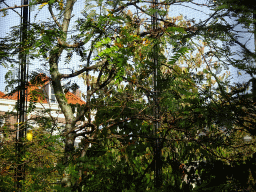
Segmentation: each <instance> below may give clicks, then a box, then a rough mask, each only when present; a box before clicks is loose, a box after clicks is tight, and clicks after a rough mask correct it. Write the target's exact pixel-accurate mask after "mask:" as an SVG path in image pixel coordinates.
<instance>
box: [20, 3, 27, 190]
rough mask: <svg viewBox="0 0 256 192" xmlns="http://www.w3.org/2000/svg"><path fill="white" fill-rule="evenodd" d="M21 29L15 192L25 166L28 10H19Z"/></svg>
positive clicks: (22, 176)
mask: <svg viewBox="0 0 256 192" xmlns="http://www.w3.org/2000/svg"><path fill="white" fill-rule="evenodd" d="M21 5H28V0H21ZM21 16H22V18H21V28H20V55H19V58H20V66H19V83H18V112H17V115H18V130H17V156H18V167H17V191H22V182H23V181H24V180H25V165H24V162H23V161H22V158H23V156H24V154H25V147H24V139H25V137H26V123H25V121H26V100H27V91H26V84H27V83H26V81H27V57H26V53H25V52H24V49H25V47H26V45H25V44H26V40H27V30H28V19H29V8H28V7H27V6H26V7H22V8H21Z"/></svg>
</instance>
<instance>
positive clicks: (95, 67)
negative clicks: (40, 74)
mask: <svg viewBox="0 0 256 192" xmlns="http://www.w3.org/2000/svg"><path fill="white" fill-rule="evenodd" d="M88 58H89V57H88ZM106 62H107V59H104V60H102V61H101V62H99V63H98V64H96V65H92V66H90V67H84V68H83V69H81V70H79V71H76V72H74V73H72V74H62V75H61V78H63V79H67V78H70V77H76V76H78V75H80V74H81V73H83V72H85V71H90V70H94V69H97V68H98V67H100V66H102V65H104V64H105V63H106Z"/></svg>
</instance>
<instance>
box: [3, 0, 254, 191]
mask: <svg viewBox="0 0 256 192" xmlns="http://www.w3.org/2000/svg"><path fill="white" fill-rule="evenodd" d="M187 2H190V4H187ZM2 3H5V2H4V1H3V2H2ZM75 3H78V2H76V1H75V0H67V1H61V0H56V1H52V0H51V1H36V0H35V1H31V3H30V5H29V6H30V7H33V6H35V5H37V4H39V11H40V10H41V9H46V8H48V10H47V11H48V12H49V14H50V15H51V20H50V21H49V22H35V23H32V22H31V23H30V27H29V29H28V34H29V35H28V37H27V40H26V41H25V43H23V44H22V43H20V42H19V41H18V40H19V33H18V30H19V29H18V28H17V29H15V28H14V29H13V30H12V32H11V33H10V35H9V36H8V37H6V38H4V39H3V40H2V41H1V47H2V51H1V55H0V56H1V57H0V58H1V62H2V63H4V64H8V62H9V63H10V62H13V60H12V59H11V58H12V56H13V57H14V56H15V55H16V54H17V53H18V51H17V50H19V51H22V52H24V53H25V54H27V56H28V58H29V59H30V60H31V62H32V61H33V60H34V61H36V60H37V59H41V60H43V61H44V62H45V65H47V67H48V68H47V69H48V73H49V75H50V78H51V82H52V86H53V89H54V93H55V96H56V99H57V101H58V104H59V106H60V108H61V111H62V113H63V114H64V116H65V121H66V125H65V129H64V132H63V134H62V137H63V140H64V146H65V147H64V152H63V161H62V162H60V163H59V165H58V166H59V167H60V170H61V171H63V172H62V174H61V175H63V177H62V187H65V189H66V190H73V191H75V190H77V191H83V190H84V191H95V190H96V191H97V190H99V189H102V188H104V190H109V191H110V190H112V189H114V188H115V189H116V188H118V190H120V191H121V190H137V191H138V190H151V189H154V186H153V184H152V182H151V181H152V178H153V177H154V173H153V170H154V169H153V166H152V161H153V160H154V158H155V155H154V153H153V148H154V144H153V143H154V141H155V139H156V138H160V141H161V142H160V143H161V145H160V146H161V151H162V167H163V174H162V178H163V183H162V190H165V189H169V190H173V191H182V190H186V191H187V190H189V189H191V186H190V185H191V184H192V183H193V182H196V183H197V185H198V190H202V189H203V190H206V189H207V188H208V189H212V188H213V187H215V188H217V187H223V188H222V189H223V190H224V189H226V190H228V189H232V187H233V185H234V184H235V182H230V180H231V181H232V180H234V181H236V180H237V179H238V177H237V176H235V175H234V174H233V172H232V171H233V170H236V169H232V170H231V169H230V170H231V171H228V172H227V175H222V176H223V177H222V179H221V180H219V179H218V177H219V176H220V175H219V174H218V173H214V170H213V169H212V167H213V166H219V167H221V168H225V167H227V168H226V169H227V170H229V168H230V167H239V168H241V167H240V165H241V164H243V163H242V159H243V158H242V157H241V158H238V157H237V154H239V153H241V150H242V149H243V148H244V146H246V145H250V147H251V148H250V150H251V151H248V154H247V155H246V156H245V160H244V162H245V165H248V164H249V162H250V163H252V159H251V158H250V155H251V154H252V153H254V151H255V149H254V148H253V142H251V143H249V144H246V145H239V144H238V143H239V142H240V141H241V139H242V136H243V134H246V132H249V133H251V134H253V133H254V132H253V131H254V129H253V125H254V120H253V117H254V107H253V106H252V105H251V103H252V102H251V101H250V99H249V98H246V96H245V95H243V96H241V95H240V93H241V92H242V91H243V90H244V89H245V86H242V85H241V89H237V88H235V87H231V86H230V82H229V81H228V77H227V76H228V73H223V74H218V71H219V70H221V69H222V68H224V67H226V66H227V65H232V66H234V67H238V68H239V69H244V70H245V72H247V73H249V74H253V69H252V68H248V67H246V65H245V62H247V61H249V60H250V61H251V60H252V59H254V57H255V54H254V53H253V52H251V51H249V52H248V49H247V47H246V46H245V45H243V44H242V43H241V42H239V41H238V39H237V38H236V34H235V33H234V27H235V26H232V25H230V24H227V23H226V22H225V18H226V16H227V14H228V13H231V12H230V7H229V6H227V5H229V2H228V1H227V5H226V4H225V3H226V1H225V2H223V3H222V2H220V5H219V1H217V3H216V2H215V4H214V3H211V2H210V3H209V4H208V5H199V6H208V7H209V9H210V8H211V9H212V10H213V12H212V13H211V14H210V15H209V17H207V18H206V19H205V20H204V21H195V20H193V19H185V18H183V17H182V16H176V17H171V16H170V11H169V10H170V7H171V6H175V5H177V4H181V5H184V6H187V5H188V6H192V5H193V6H195V5H197V4H196V3H195V2H194V1H180V2H176V1H163V2H158V3H156V4H155V5H153V6H152V4H151V2H146V1H142V2H137V1H134V2H133V1H131V2H130V1H129V2H125V1H113V2H112V1H111V2H110V1H106V2H105V1H85V10H84V11H83V13H82V15H81V18H79V19H77V25H76V29H77V30H76V33H73V34H72V35H69V31H71V30H72V28H71V20H72V19H73V17H72V14H73V13H72V11H73V8H74V5H75ZM216 5H218V6H216ZM130 7H134V9H135V10H136V11H137V12H136V11H133V9H132V8H130ZM16 8H17V7H9V8H6V9H2V11H4V12H6V11H9V10H10V9H16ZM129 9H131V10H129ZM45 11H46V10H45ZM231 11H233V10H231ZM156 12H157V21H158V27H157V29H155V30H152V26H151V24H150V23H149V22H147V21H149V20H150V18H151V17H154V16H155V15H156V14H155V13H156ZM242 13H244V12H242ZM242 18H244V17H241V19H242ZM250 21H253V20H250ZM239 22H240V23H241V21H240V20H239ZM230 43H237V44H238V45H239V46H241V47H242V49H244V50H245V52H244V53H245V54H244V55H243V56H242V57H241V58H239V59H234V58H233V57H232V53H231V52H230V51H229V49H228V48H227V47H228V46H229V45H230ZM156 46H157V49H156ZM95 53H96V54H95ZM75 54H76V55H79V57H80V59H81V63H80V64H81V66H79V67H78V68H77V70H72V71H71V72H70V73H62V72H61V70H60V68H61V66H60V65H61V64H63V63H61V62H60V60H61V59H63V58H64V60H65V62H66V63H67V64H69V63H71V62H74V60H72V57H73V56H74V55H75ZM156 56H157V59H158V66H154V63H153V62H152V60H153V59H154V58H156ZM14 60H15V57H14ZM17 63H18V62H17ZM63 65H64V64H63ZM155 68H157V79H158V90H160V91H159V92H158V93H157V97H158V99H157V101H158V107H159V117H158V118H155V117H154V115H153V113H152V111H153V108H155V103H154V102H153V101H154V95H155V92H154V91H153V90H152V87H153V79H154V76H153V75H152V74H153V71H155ZM78 76H79V77H81V78H83V79H84V82H85V84H86V87H87V90H86V92H85V98H84V99H85V100H86V104H85V105H84V106H72V105H69V104H68V103H67V100H66V98H65V91H66V90H67V89H71V88H72V87H76V86H77V85H75V84H73V85H68V83H67V84H66V85H65V86H63V85H62V82H63V80H69V79H72V78H74V77H78ZM227 88H230V89H231V88H232V90H231V91H229V90H227ZM75 108H76V110H74V109H75ZM234 114H239V115H234ZM93 116H95V117H94V118H93ZM79 121H83V125H78V124H77V123H78V122H79ZM156 122H158V123H160V125H161V127H160V128H159V130H158V132H157V133H153V125H154V123H156ZM235 125H236V126H235ZM118 130H119V131H118ZM239 130H241V133H239V134H238V132H239ZM79 136H81V137H83V139H82V142H81V144H80V147H79V149H75V147H74V142H75V139H76V138H77V137H79ZM89 143H92V148H89ZM234 148H235V149H237V151H234ZM203 160H206V163H205V164H202V163H200V165H199V168H197V169H198V173H195V172H193V169H190V171H188V169H186V168H185V167H190V166H194V164H196V163H198V162H202V161H203ZM93 163H95V164H93ZM252 164H253V163H252ZM241 166H242V165H241ZM62 168H63V169H62ZM247 170H248V169H247ZM61 171H60V172H61ZM251 172H252V173H251V174H252V176H253V175H254V170H253V169H251ZM247 173H248V172H246V173H245V177H244V178H246V179H247V178H248V177H249V174H247ZM185 175H187V178H188V179H187V181H188V182H187V183H184V182H183V181H184V177H185ZM125 177H126V178H130V179H129V183H127V182H125V181H124V179H123V178H125ZM200 178H201V181H200ZM230 178H231V179H230ZM253 178H254V177H253ZM116 181H118V185H117V183H116ZM208 181H211V182H208ZM247 181H248V180H246V181H242V182H241V188H242V187H244V186H246V182H247ZM139 184H140V185H139ZM236 187H237V186H236ZM58 189H60V187H59V188H58Z"/></svg>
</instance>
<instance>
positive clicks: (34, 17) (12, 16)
mask: <svg viewBox="0 0 256 192" xmlns="http://www.w3.org/2000/svg"><path fill="white" fill-rule="evenodd" d="M6 2H8V5H9V6H14V5H15V4H16V5H19V4H20V0H8V1H6ZM83 2H84V1H83V0H78V1H77V3H75V7H74V10H73V12H74V17H73V18H72V21H74V20H76V18H77V16H79V15H81V14H80V13H81V11H82V10H83V9H84V3H83ZM204 2H205V1H204V0H197V3H204ZM2 6H3V5H2ZM1 8H3V7H1ZM16 10H17V11H18V10H19V9H16ZM210 13H211V11H210V10H209V8H207V7H204V6H197V5H195V4H191V3H185V4H184V3H183V4H182V5H180V4H174V5H173V6H171V7H170V15H171V16H178V15H181V14H182V15H183V16H184V17H185V18H194V19H195V21H200V20H205V19H206V18H207V17H208V15H209V14H210ZM49 18H50V14H49V13H48V9H47V6H45V7H43V8H42V9H41V10H40V11H39V12H38V11H37V8H36V7H35V8H32V10H31V15H30V20H31V22H40V21H47V20H48V19H49ZM227 21H228V22H230V23H232V22H233V23H234V20H232V19H231V20H230V19H227ZM19 22H20V18H19V16H18V14H17V13H15V12H14V11H9V15H7V16H5V17H1V19H0V26H4V27H1V29H0V37H3V36H4V35H5V34H6V33H8V31H9V30H10V28H11V27H12V26H14V25H18V24H19ZM71 25H72V26H74V25H75V23H74V22H71ZM237 30H239V31H240V32H241V34H242V35H241V36H240V37H239V40H240V41H241V42H247V47H248V48H249V49H250V50H254V38H253V36H252V34H248V33H244V32H245V31H244V29H243V28H242V26H241V25H240V26H239V25H238V26H237ZM238 50H239V48H238V47H233V48H232V51H234V52H236V51H238ZM237 57H238V56H237ZM63 60H64V59H63V58H62V59H61V61H60V64H59V66H60V69H61V72H63V73H70V72H71V70H70V69H72V70H77V69H78V64H79V56H77V55H75V56H73V58H72V60H71V63H70V64H69V65H68V66H67V65H64V61H63ZM41 64H42V63H40V62H39V61H33V65H31V66H29V71H30V72H31V71H33V70H36V71H38V72H41V71H42V70H43V71H44V72H47V69H44V68H43V67H42V65H41ZM6 71H7V69H6V68H4V67H3V66H0V91H3V92H4V91H5V83H4V82H5V79H4V75H5V73H6ZM229 71H230V72H231V82H233V83H235V82H243V81H245V82H246V81H248V79H249V76H246V75H242V76H238V71H237V70H236V69H235V68H233V67H230V68H229ZM240 72H241V73H242V74H243V72H242V71H240ZM46 74H47V73H46ZM73 82H77V83H78V85H79V86H80V88H81V89H82V90H83V89H85V85H84V84H83V80H82V79H78V78H74V79H73Z"/></svg>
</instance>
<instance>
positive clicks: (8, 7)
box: [0, 1, 29, 17]
mask: <svg viewBox="0 0 256 192" xmlns="http://www.w3.org/2000/svg"><path fill="white" fill-rule="evenodd" d="M2 3H3V4H5V5H6V6H7V7H6V8H3V9H0V12H1V11H5V10H8V9H12V10H13V11H14V12H15V13H17V14H18V15H19V16H20V17H21V15H20V14H19V13H18V12H17V11H16V10H14V9H16V8H22V7H28V6H29V5H21V6H17V5H15V6H14V7H10V6H9V5H8V4H7V3H5V2H4V1H2Z"/></svg>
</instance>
